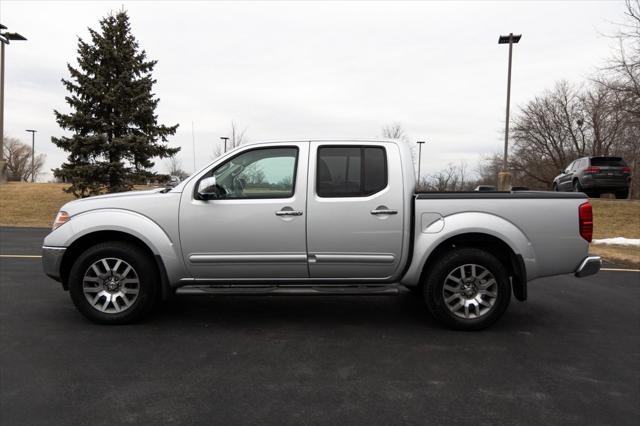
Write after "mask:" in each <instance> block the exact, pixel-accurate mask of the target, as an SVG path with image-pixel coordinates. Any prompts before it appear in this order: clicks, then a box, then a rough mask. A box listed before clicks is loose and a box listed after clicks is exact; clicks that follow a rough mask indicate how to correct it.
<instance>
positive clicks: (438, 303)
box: [423, 248, 511, 330]
mask: <svg viewBox="0 0 640 426" xmlns="http://www.w3.org/2000/svg"><path fill="white" fill-rule="evenodd" d="M423 290H424V298H425V302H426V304H427V308H428V309H429V311H430V312H431V314H432V315H433V316H434V318H435V319H436V320H438V321H439V322H440V323H442V324H444V325H446V326H448V327H451V328H453V329H457V330H481V329H483V328H486V327H488V326H490V325H491V324H493V323H494V322H496V321H497V320H498V319H499V318H500V317H501V316H502V314H503V313H504V311H505V310H506V309H507V306H509V301H510V299H511V285H510V283H509V276H508V273H507V270H506V268H505V267H504V265H503V264H502V263H501V262H500V261H499V260H498V259H497V258H496V257H495V256H493V255H492V254H491V253H489V252H486V251H484V250H481V249H477V248H456V249H453V250H451V251H448V252H446V253H445V254H443V255H442V256H441V257H440V258H438V259H437V260H436V261H435V262H433V263H432V269H431V270H430V271H428V273H427V276H426V279H425V282H424V286H423Z"/></svg>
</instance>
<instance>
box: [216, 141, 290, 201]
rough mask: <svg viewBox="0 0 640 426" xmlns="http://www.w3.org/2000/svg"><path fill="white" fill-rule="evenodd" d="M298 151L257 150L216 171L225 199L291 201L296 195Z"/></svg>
mask: <svg viewBox="0 0 640 426" xmlns="http://www.w3.org/2000/svg"><path fill="white" fill-rule="evenodd" d="M297 157H298V149H297V148H267V149H255V150H252V151H248V152H245V153H243V154H241V155H239V156H237V157H235V158H232V159H231V160H229V161H228V162H226V163H225V164H223V165H221V166H220V167H218V168H217V169H216V170H215V171H214V176H215V177H216V184H217V185H219V186H221V187H222V188H223V189H224V191H225V192H226V194H225V196H224V198H234V199H237V198H288V197H291V196H292V195H293V192H294V186H295V168H296V160H297Z"/></svg>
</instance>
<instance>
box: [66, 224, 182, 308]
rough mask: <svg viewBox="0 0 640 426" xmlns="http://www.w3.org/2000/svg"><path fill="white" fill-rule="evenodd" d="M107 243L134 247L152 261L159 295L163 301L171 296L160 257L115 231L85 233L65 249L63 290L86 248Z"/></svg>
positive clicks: (139, 242)
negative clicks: (75, 263) (74, 264)
mask: <svg viewBox="0 0 640 426" xmlns="http://www.w3.org/2000/svg"><path fill="white" fill-rule="evenodd" d="M107 241H119V242H125V243H128V244H132V245H135V246H136V247H138V248H140V249H141V250H142V251H144V252H145V253H146V254H147V255H148V256H149V257H150V258H151V259H153V260H154V265H155V266H156V270H157V272H158V276H159V277H160V295H161V297H162V299H163V300H165V299H167V298H168V297H169V295H170V294H171V288H170V286H169V280H168V277H167V270H166V268H165V265H164V262H163V260H162V257H160V255H158V254H156V253H154V252H153V250H152V249H151V247H149V245H148V244H147V243H146V242H144V241H142V240H141V239H140V238H138V237H136V236H134V235H132V234H130V233H127V232H123V231H116V230H100V231H94V232H89V233H86V234H84V235H82V236H81V237H79V238H77V239H76V240H75V241H73V243H71V245H70V246H69V247H67V249H66V250H65V253H64V256H63V257H62V261H61V264H60V279H61V281H62V286H63V287H64V289H65V290H68V288H69V273H70V271H71V268H72V266H73V263H74V261H75V260H76V259H77V258H78V256H79V255H80V254H81V253H82V252H84V251H85V250H87V249H88V248H90V247H93V246H95V245H96V244H99V243H102V242H107Z"/></svg>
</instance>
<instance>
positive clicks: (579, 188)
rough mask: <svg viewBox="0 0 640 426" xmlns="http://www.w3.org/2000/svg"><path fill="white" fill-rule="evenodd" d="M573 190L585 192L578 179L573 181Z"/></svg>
mask: <svg viewBox="0 0 640 426" xmlns="http://www.w3.org/2000/svg"><path fill="white" fill-rule="evenodd" d="M573 192H583V191H582V185H580V181H579V180H578V179H576V180H574V181H573Z"/></svg>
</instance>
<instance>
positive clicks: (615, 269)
mask: <svg viewBox="0 0 640 426" xmlns="http://www.w3.org/2000/svg"><path fill="white" fill-rule="evenodd" d="M600 270H601V271H608V272H640V269H620V268H600Z"/></svg>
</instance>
